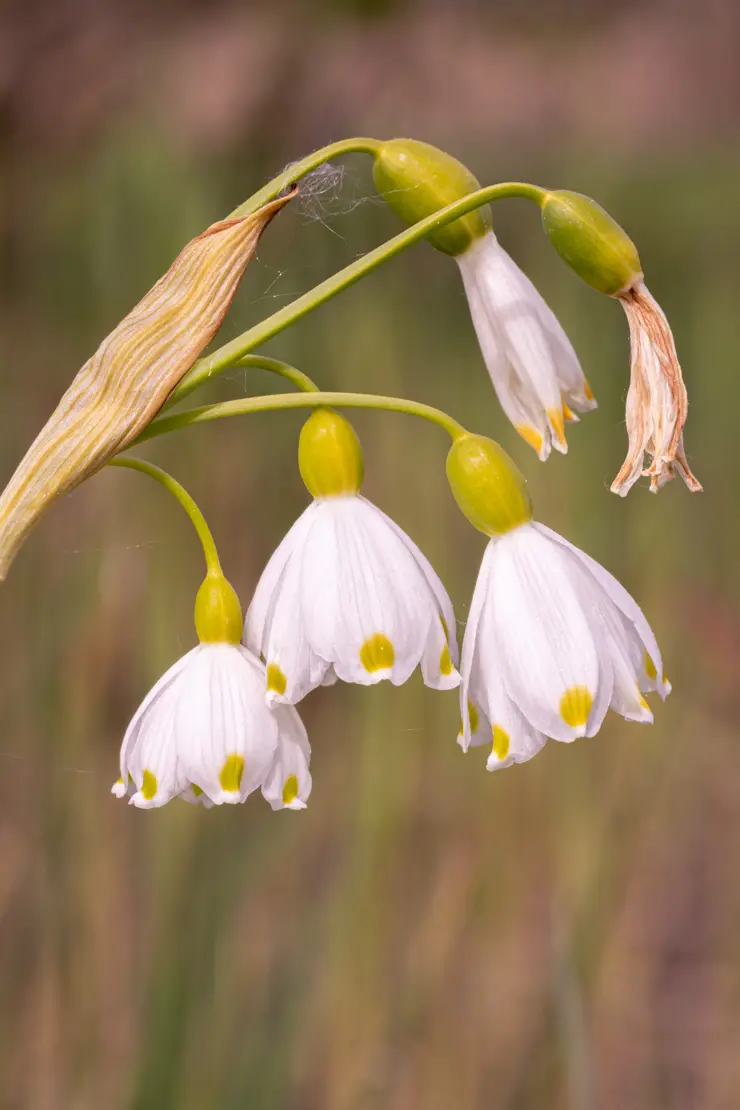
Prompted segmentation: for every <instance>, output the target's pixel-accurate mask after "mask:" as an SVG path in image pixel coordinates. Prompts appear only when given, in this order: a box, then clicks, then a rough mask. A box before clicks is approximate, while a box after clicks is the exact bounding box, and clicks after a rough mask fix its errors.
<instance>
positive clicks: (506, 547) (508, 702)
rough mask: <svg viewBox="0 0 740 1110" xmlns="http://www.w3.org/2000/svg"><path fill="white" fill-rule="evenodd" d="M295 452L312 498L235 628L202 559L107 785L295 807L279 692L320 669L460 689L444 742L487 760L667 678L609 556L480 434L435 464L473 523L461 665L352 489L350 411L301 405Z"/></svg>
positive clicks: (302, 737)
mask: <svg viewBox="0 0 740 1110" xmlns="http://www.w3.org/2000/svg"><path fill="white" fill-rule="evenodd" d="M299 464H300V469H301V474H302V476H303V479H304V481H305V484H306V486H307V487H308V489H309V491H310V492H311V493H312V494H313V502H312V503H311V504H310V505H309V506H308V508H307V509H306V510H305V512H304V513H303V514H302V516H301V517H300V518H299V519H298V520H297V521H296V523H295V524H294V525H293V527H292V528H291V529H290V531H289V532H288V534H287V536H286V537H285V539H284V540H283V541H282V543H281V544H280V545H279V547H278V548H277V550H276V551H275V553H274V554H273V556H272V558H271V559H270V561H269V563H268V565H267V567H266V568H265V570H264V572H263V574H262V576H261V578H260V580H259V583H258V585H257V588H256V591H255V594H254V597H253V599H252V603H251V605H250V607H249V611H248V613H247V617H246V621H245V622H244V626H243V632H242V616H241V609H240V607H239V602H238V600H237V598H236V595H235V593H234V591H233V589H232V587H231V586H230V585H229V584H228V583H227V582H226V580H225V579H224V578H223V576H222V575H221V574H220V569H218V570H217V571H215V572H213V573H211V574H210V575H209V576H208V577H207V578H206V580H205V582H204V583H203V585H202V586H201V589H200V591H199V594H198V599H197V600H196V628H197V630H198V635H199V638H200V640H201V643H200V644H199V646H198V647H196V648H194V649H193V650H192V651H190V652H189V653H188V654H187V655H185V656H184V657H183V658H182V659H180V660H179V662H177V663H176V664H175V665H174V666H173V667H171V668H170V670H169V671H167V673H166V674H165V675H164V676H163V677H162V678H161V679H160V680H159V682H158V683H157V684H156V686H155V687H154V689H153V690H152V691H151V693H150V694H149V695H148V696H147V698H146V699H145V701H144V702H143V704H142V706H141V707H140V709H139V710H138V712H137V713H136V715H135V717H134V719H133V721H132V722H131V724H130V726H129V728H128V730H127V732H126V735H125V737H124V740H123V745H122V748H121V776H120V778H119V779H118V781H117V782H116V783H115V784H114V786H113V793H114V794H116V795H117V796H118V797H124V796H128V797H129V798H130V801H131V802H132V803H133V804H134V805H136V806H139V807H141V808H150V807H153V806H159V805H163V804H164V803H165V802H168V801H169V800H170V799H171V798H173V797H176V796H177V797H180V798H184V799H185V800H186V801H190V802H194V803H200V804H202V805H206V806H210V805H219V804H221V803H233V802H242V801H244V800H245V799H246V798H247V797H248V796H249V795H250V794H251V793H253V792H254V791H255V790H257V789H259V788H261V790H262V793H263V795H264V797H265V798H266V799H267V801H268V802H269V803H270V805H271V806H272V807H273V809H281V808H288V809H301V808H303V807H304V806H305V804H306V801H307V799H308V796H309V794H310V791H311V775H310V771H309V762H310V747H309V743H308V739H307V736H306V732H305V729H304V727H303V725H302V723H301V720H300V718H299V716H298V713H297V712H296V710H295V708H294V706H295V705H296V703H298V702H299V701H300V700H301V699H302V698H304V697H305V696H306V694H307V693H308V692H309V691H311V690H313V689H315V688H316V687H317V686H322V685H323V686H326V685H331V684H333V683H335V682H336V681H337V680H340V681H343V682H354V683H359V684H361V685H372V684H374V683H377V682H380V681H381V680H383V679H388V680H390V681H391V682H392V683H394V684H395V685H400V684H401V683H404V682H406V681H407V679H408V678H409V677H410V676H411V674H412V672H413V671H414V670H415V669H416V668H417V667H420V668H421V673H422V676H423V679H424V682H425V683H426V685H427V686H430V687H432V688H434V689H437V690H447V689H452V688H454V687H457V686H459V687H460V706H461V718H462V725H461V731H460V736H459V738H458V739H459V743H460V745H461V746H462V748H463V750H464V751H467V749H468V748H469V747H470V746H471V745H480V744H485V745H488V746H489V747H490V755H489V757H488V764H487V765H488V769H489V770H496V769H498V768H501V767H508V766H510V765H511V764H512V763H520V762H523V761H524V760H527V759H530V758H531V757H532V756H533V755H535V754H536V753H537V752H538V751H539V750H540V749H541V748H542V747H543V745H544V744H545V741H546V740H547V738H548V737H552V738H553V739H555V740H562V741H571V740H574V739H575V738H576V737H578V736H584V735H587V736H593V734H594V733H595V732H597V731H598V729H599V728H600V727H601V723H602V721H603V719H604V716H605V714H606V711H607V709H608V708H609V707H611V708H613V709H614V710H616V711H617V712H618V713H621V714H622V716H623V717H625V718H627V719H628V720H633V721H643V722H644V721H652V713H651V710H650V708H649V706H648V703H647V701H646V699H645V696H644V695H645V693H647V692H649V691H650V690H657V691H658V692H659V694H660V695H661V697H665V696H666V695H667V693H668V692H669V690H670V687H669V685H668V683H667V681H666V680H665V677H664V676H663V667H662V660H661V656H660V651H659V649H658V646H657V643H656V641H655V637H654V636H653V633H652V631H651V630H650V627H649V625H648V623H647V621H646V620H645V617H644V616H643V614H642V612H641V611H640V609H639V608H638V606H637V605H636V603H635V602H634V601H633V600H632V598H631V597H630V596H629V594H628V593H627V592H626V591H625V590H624V589H623V588H622V587H621V586H620V585H619V583H618V582H616V580H615V579H614V578H612V576H611V575H610V574H608V573H607V571H605V570H604V569H603V568H602V567H600V566H599V565H598V564H597V563H595V562H594V561H593V560H592V559H589V557H588V556H587V555H584V554H583V552H581V551H579V550H578V549H577V548H575V547H573V546H572V545H570V544H569V543H567V541H566V540H563V539H561V537H560V536H558V535H556V534H555V533H554V532H551V531H550V530H549V529H548V528H545V527H544V526H543V525H541V524H537V523H534V522H533V521H532V510H531V504H530V501H529V497H528V494H527V491H526V487H525V483H524V480H523V478H522V477H521V475H520V474H519V472H518V471H517V470H516V468H515V467H514V464H513V463H512V462H511V460H510V459H509V458H508V456H506V455H505V453H504V452H503V451H502V450H501V448H499V447H498V446H497V445H496V444H495V443H494V442H493V441H492V440H488V439H485V438H484V437H481V436H473V435H470V434H463V435H461V436H459V437H458V438H457V439H456V440H455V442H454V443H453V446H452V448H451V450H450V454H449V456H448V462H447V472H448V477H449V481H450V485H451V488H452V492H453V494H454V496H455V498H456V500H457V502H458V504H459V506H460V508H461V509H462V511H463V512H464V513H465V515H466V516H467V517H468V518H469V519H470V521H471V522H472V523H473V524H474V525H475V526H476V527H478V528H479V529H480V530H481V531H483V532H484V533H486V534H487V535H488V536H489V537H490V539H489V544H488V547H487V549H486V552H485V555H484V557H483V563H482V566H481V570H480V574H479V576H478V582H477V585H476V587H475V592H474V594H473V600H472V604H471V607H470V616H469V619H468V623H467V628H466V630H465V638H464V641H463V649H462V662H461V663H460V664H459V656H458V648H457V640H456V635H455V631H456V622H455V616H454V612H453V607H452V602H451V601H450V598H449V596H448V594H447V591H446V590H445V588H444V586H443V585H442V582H441V581H440V579H439V577H438V576H437V574H436V573H435V571H434V570H433V568H432V567H431V565H430V564H429V562H428V561H427V559H426V558H425V557H424V555H423V554H422V553H421V551H420V550H419V548H418V547H417V546H416V544H414V542H413V541H412V540H411V539H410V538H409V537H408V536H407V535H406V533H405V532H403V531H402V530H401V529H400V528H399V527H398V525H397V524H395V523H394V522H393V521H392V520H390V519H389V518H388V517H387V516H386V515H385V514H384V513H383V512H381V510H380V509H378V508H377V507H376V506H375V505H373V504H372V503H371V502H370V501H368V500H366V498H364V497H363V496H362V495H361V493H360V488H361V483H362V478H363V463H362V452H361V448H360V444H359V441H358V439H357V436H356V435H355V432H354V429H353V428H352V426H351V425H350V424H349V423H348V422H347V421H346V420H345V419H344V418H343V417H342V416H340V415H339V414H338V413H336V412H334V411H333V410H331V409H328V408H319V409H317V411H316V412H315V413H314V414H313V415H312V416H311V417H310V418H309V419H308V421H307V422H306V424H305V425H304V427H303V430H302V432H301V438H300V444H299ZM240 641H243V642H240ZM458 665H459V669H458ZM658 676H660V677H658Z"/></svg>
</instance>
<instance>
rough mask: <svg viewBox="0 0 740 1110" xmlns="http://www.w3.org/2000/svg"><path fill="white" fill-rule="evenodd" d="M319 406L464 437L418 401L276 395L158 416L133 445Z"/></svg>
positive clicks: (443, 415)
mask: <svg viewBox="0 0 740 1110" xmlns="http://www.w3.org/2000/svg"><path fill="white" fill-rule="evenodd" d="M320 405H336V406H337V407H338V408H353V409H384V410H386V411H388V412H405V413H407V414H408V415H409V416H419V417H421V419H422V420H429V421H430V422H431V423H432V424H437V425H439V427H440V428H444V430H445V431H446V432H447V434H448V435H449V436H450V437H451V438H452V439H457V438H458V437H459V436H462V435H465V434H466V431H465V428H463V426H462V424H458V422H457V420H453V418H452V417H451V416H448V414H447V413H446V412H442V410H441V409H435V408H433V407H432V406H431V405H423V404H421V402H419V401H407V400H405V399H404V398H403V397H380V396H376V395H375V394H373V393H324V392H319V393H276V394H273V395H271V396H267V397H243V398H240V399H239V400H238V401H223V402H222V403H221V404H218V405H203V406H201V407H200V408H197V409H188V410H187V411H186V412H176V413H173V414H172V416H160V417H159V418H158V419H157V420H153V421H152V423H151V424H150V425H149V426H148V427H147V428H145V429H144V431H143V432H142V433H141V435H140V436H139V437H138V439H136V440H134V443H142V442H143V441H144V440H146V439H152V438H153V437H154V436H161V435H165V434H166V433H167V432H175V431H177V430H178V429H179V428H189V427H190V426H191V424H204V423H206V422H207V421H209V420H220V419H221V418H222V417H224V416H244V415H246V414H247V413H250V412H272V411H275V410H277V409H300V408H316V407H318V406H320ZM123 462H125V460H121V463H122V464H123Z"/></svg>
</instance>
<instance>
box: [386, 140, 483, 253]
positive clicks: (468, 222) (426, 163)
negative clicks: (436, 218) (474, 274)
mask: <svg viewBox="0 0 740 1110" xmlns="http://www.w3.org/2000/svg"><path fill="white" fill-rule="evenodd" d="M373 175H374V178H375V185H376V187H377V189H378V192H379V193H380V194H381V196H382V197H383V200H384V201H385V202H386V203H387V204H388V206H389V207H390V208H392V209H393V211H394V212H395V213H396V214H397V215H398V216H400V217H401V219H402V220H405V221H406V223H407V224H415V223H418V221H419V220H423V219H425V218H426V217H427V216H431V215H433V214H434V213H435V212H438V211H439V210H440V208H445V207H446V206H447V205H448V204H454V202H455V201H457V200H462V198H463V197H466V196H468V195H469V194H470V193H474V192H475V191H476V190H477V189H480V182H479V181H478V180H477V178H476V177H475V176H474V175H473V174H472V173H471V172H470V170H469V169H468V168H467V167H466V166H464V165H463V164H462V162H458V160H457V159H456V158H453V157H452V156H451V155H449V154H445V152H444V151H443V150H438V149H437V147H435V146H431V145H430V144H429V143H421V142H418V141H417V140H416V139H390V140H389V141H388V142H387V143H382V144H381V145H380V147H379V148H378V152H377V154H376V156H375V167H374V170H373ZM490 230H491V215H490V210H489V208H488V206H487V205H485V206H482V207H480V208H476V209H475V210H474V211H473V212H468V214H467V216H461V217H460V218H459V219H457V220H454V221H453V222H452V223H449V224H447V225H446V226H445V227H440V228H437V230H436V231H433V232H431V233H430V234H429V235H428V236H427V238H428V240H429V242H430V243H431V244H432V246H433V247H436V248H437V250H440V251H443V253H444V254H452V255H458V254H462V252H463V251H466V250H467V249H468V247H470V246H471V244H472V243H473V242H474V241H475V240H476V239H480V238H481V237H482V236H483V235H485V234H486V232H487V231H490Z"/></svg>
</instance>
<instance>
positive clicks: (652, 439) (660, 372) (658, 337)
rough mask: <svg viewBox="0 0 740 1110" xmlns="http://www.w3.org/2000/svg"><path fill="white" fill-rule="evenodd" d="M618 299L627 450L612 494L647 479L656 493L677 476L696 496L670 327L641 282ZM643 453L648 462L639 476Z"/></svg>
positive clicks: (682, 390) (684, 399) (685, 411)
mask: <svg viewBox="0 0 740 1110" xmlns="http://www.w3.org/2000/svg"><path fill="white" fill-rule="evenodd" d="M618 299H619V301H620V302H621V304H622V307H623V308H624V311H625V313H626V314H627V322H628V324H629V329H630V346H631V367H630V374H631V376H630V386H629V392H628V394H627V408H626V417H627V434H628V436H629V450H628V452H627V458H626V459H625V460H624V464H623V466H622V469H621V470H620V471H619V473H618V474H617V476H616V478H615V479H614V481H613V483H612V487H611V488H612V492H613V493H618V494H619V495H620V496H621V497H624V496H625V495H626V494H627V493H628V492H629V490H630V489H631V487H632V486H633V485H634V483H635V482H636V481H637V479H638V478H639V477H640V475H641V474H645V475H648V476H649V477H650V489H651V490H652V492H653V493H657V491H658V490H659V489H660V488H661V486H664V485H665V484H666V482H669V481H670V480H671V478H673V477H675V475H676V472H678V473H679V474H680V475H681V477H682V478H683V480H684V482H685V483H686V485H687V486H688V488H689V489H690V490H691V491H692V492H695V493H696V492H698V491H699V490H701V488H702V487H701V484H700V483H699V482H698V481H697V479H696V478H695V477H694V475H693V474H692V473H691V471H690V469H689V464H688V463H687V461H686V454H685V452H684V446H683V428H684V424H685V423H686V417H687V415H688V395H687V393H686V386H685V385H684V381H683V375H682V373H681V364H680V363H679V361H678V355H677V353H676V345H675V343H674V341H673V334H672V332H671V328H670V325H669V323H668V321H667V320H666V317H665V314H664V312H663V310H662V309H661V307H660V305H659V304H658V303H657V301H656V300H655V299H654V297H652V296H651V294H650V293H649V291H648V289H647V288H646V286H645V284H644V282H642V281H638V282H637V283H636V284H635V285H634V286H633V287H632V288H631V289H628V290H627V291H626V292H625V293H620V294H619V295H618ZM646 452H647V454H648V455H650V456H651V457H652V462H651V464H650V466H649V467H648V468H647V469H646V470H643V461H644V455H645V453H646Z"/></svg>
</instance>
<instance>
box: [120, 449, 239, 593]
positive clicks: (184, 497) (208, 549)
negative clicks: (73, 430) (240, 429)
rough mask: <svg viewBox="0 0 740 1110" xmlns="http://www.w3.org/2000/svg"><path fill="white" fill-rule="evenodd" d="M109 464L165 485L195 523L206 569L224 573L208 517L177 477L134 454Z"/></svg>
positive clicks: (211, 571) (211, 572)
mask: <svg viewBox="0 0 740 1110" xmlns="http://www.w3.org/2000/svg"><path fill="white" fill-rule="evenodd" d="M108 466H121V467H124V468H125V469H126V470H137V471H138V472H139V473H140V474H146V475H147V476H148V477H149V478H152V479H153V480H154V481H155V482H159V484H160V486H164V488H165V489H166V490H168V491H169V492H170V493H171V494H172V496H173V497H174V498H175V500H176V501H177V502H178V503H179V505H180V506H181V508H183V509H184V510H185V512H186V513H187V515H188V518H189V520H190V523H191V524H192V525H193V528H195V531H196V533H197V535H198V539H199V540H200V543H201V547H202V548H203V557H204V559H205V561H206V570H207V572H208V574H221V573H222V571H221V560H220V559H219V557H218V550H217V548H216V541H215V540H214V538H213V533H212V532H211V529H210V528H209V527H208V524H207V523H206V518H205V517H204V516H203V513H202V512H201V511H200V509H199V508H198V506H197V505H196V503H195V501H194V500H193V498H192V497H191V496H190V494H189V493H188V491H187V490H186V489H185V487H184V486H182V485H180V483H179V482H178V481H177V479H176V478H173V477H172V475H171V474H168V473H167V471H166V470H163V469H162V467H161V466H155V465H154V463H150V462H147V461H146V460H145V459H137V458H134V456H133V455H125V456H121V457H120V458H116V459H111V460H110V462H109V463H108Z"/></svg>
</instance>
